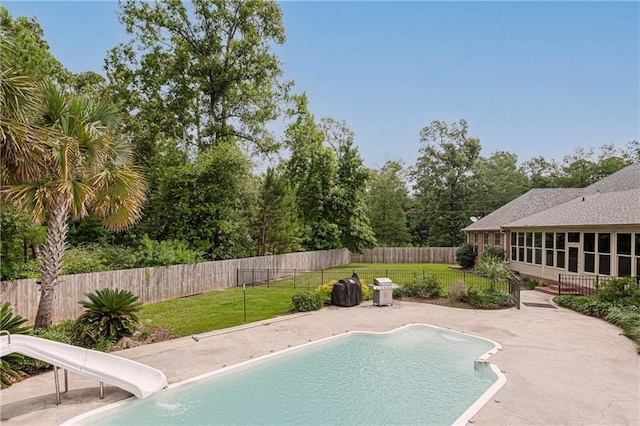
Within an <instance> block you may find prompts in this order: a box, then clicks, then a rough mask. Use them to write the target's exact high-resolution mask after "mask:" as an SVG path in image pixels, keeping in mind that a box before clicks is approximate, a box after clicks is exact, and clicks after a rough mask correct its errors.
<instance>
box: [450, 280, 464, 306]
mask: <svg viewBox="0 0 640 426" xmlns="http://www.w3.org/2000/svg"><path fill="white" fill-rule="evenodd" d="M466 295H467V283H465V282H464V281H462V280H456V281H454V283H453V285H452V286H451V288H450V289H449V294H447V299H448V301H449V303H455V302H457V301H460V300H463V299H464V297H465V296H466Z"/></svg>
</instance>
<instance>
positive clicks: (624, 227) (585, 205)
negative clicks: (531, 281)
mask: <svg viewBox="0 0 640 426" xmlns="http://www.w3.org/2000/svg"><path fill="white" fill-rule="evenodd" d="M463 231H464V232H465V233H466V234H467V242H468V243H469V244H471V245H473V246H474V248H475V249H476V253H478V254H481V253H482V251H483V250H484V249H485V248H487V247H489V246H498V247H501V248H503V249H504V250H505V252H506V253H507V256H508V259H509V260H510V263H511V265H512V268H513V269H514V270H516V271H518V272H519V273H520V274H521V275H523V276H529V277H532V278H536V279H538V280H541V281H546V282H548V283H555V282H557V281H559V280H560V275H587V276H592V277H593V278H597V277H600V276H606V277H615V276H639V275H640V164H632V165H630V166H627V167H626V168H624V169H622V170H620V171H618V172H616V173H614V174H612V175H610V176H607V177H605V178H603V179H602V180H600V181H598V182H596V183H594V184H592V185H589V186H587V187H586V188H552V189H532V190H530V191H529V192H527V193H526V194H524V195H522V196H520V197H518V198H516V199H515V200H513V201H511V202H509V203H507V204H505V205H504V206H502V207H500V208H499V209H497V210H495V211H494V212H492V213H490V214H488V215H487V216H485V217H483V218H481V219H479V220H478V221H477V222H475V223H472V224H471V225H469V226H467V227H466V228H464V229H463Z"/></svg>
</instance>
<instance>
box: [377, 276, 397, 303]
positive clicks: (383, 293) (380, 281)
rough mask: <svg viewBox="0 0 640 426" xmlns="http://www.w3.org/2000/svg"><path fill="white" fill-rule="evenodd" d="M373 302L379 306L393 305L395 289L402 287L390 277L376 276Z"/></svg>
mask: <svg viewBox="0 0 640 426" xmlns="http://www.w3.org/2000/svg"><path fill="white" fill-rule="evenodd" d="M371 287H372V288H373V304H374V305H377V306H385V305H393V289H394V288H398V287H400V286H399V285H398V284H394V283H393V282H392V281H391V279H389V278H374V279H373V285H372V286H371Z"/></svg>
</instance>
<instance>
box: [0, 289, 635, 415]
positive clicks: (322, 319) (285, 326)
mask: <svg viewBox="0 0 640 426" xmlns="http://www.w3.org/2000/svg"><path fill="white" fill-rule="evenodd" d="M551 298H552V297H551V296H549V295H545V294H542V293H538V292H534V291H523V293H522V301H523V302H524V303H538V304H550V303H552V302H551ZM409 323H427V324H433V325H437V326H441V327H448V328H451V329H454V330H459V331H464V332H467V333H471V334H475V335H478V336H483V337H487V338H490V339H492V340H495V341H497V342H499V343H500V344H502V347H503V349H502V351H500V352H499V353H497V354H496V355H494V356H493V357H491V359H490V361H491V362H493V363H494V364H496V365H497V366H498V367H499V368H500V369H501V370H503V371H505V375H506V376H507V383H506V384H505V385H504V387H502V389H501V390H500V391H498V393H497V394H496V396H495V397H494V400H493V401H491V402H489V403H488V404H487V405H485V406H484V407H483V408H482V409H481V410H480V412H478V414H476V416H475V417H474V419H473V421H474V425H585V424H590V425H591V424H599V425H634V426H636V425H638V424H640V413H639V411H640V408H639V407H640V357H639V356H638V355H637V350H636V347H635V345H634V344H633V343H632V342H631V341H630V340H628V339H627V338H625V337H624V336H622V335H621V330H620V329H619V328H617V327H615V326H612V325H610V324H607V323H606V322H604V321H601V320H598V319H595V318H590V317H585V316H582V315H580V314H577V313H575V312H572V311H570V310H567V309H563V308H559V307H558V308H549V307H541V306H526V305H523V306H522V309H521V310H519V311H518V310H516V309H509V310H500V311H476V310H466V309H451V308H444V307H440V306H434V305H429V304H419V303H410V302H396V303H395V304H394V306H385V307H378V306H372V304H371V302H365V303H363V304H362V305H360V306H357V307H352V308H337V307H327V308H324V309H322V310H320V311H316V312H313V313H309V314H297V315H292V316H287V317H280V318H278V319H274V320H271V321H263V322H260V323H254V324H249V325H248V326H243V327H237V328H234V329H227V330H222V331H218V332H212V333H208V334H201V335H200V340H199V342H196V341H194V340H193V339H191V338H190V337H186V338H181V339H175V340H171V341H167V342H162V343H156V344H153V345H147V346H141V347H137V348H133V349H128V350H125V351H121V352H118V353H117V354H118V355H120V356H124V357H126V358H130V359H135V360H137V361H140V362H143V363H145V364H148V365H151V366H153V367H156V368H159V369H160V370H162V371H164V372H165V374H166V375H167V378H168V379H169V382H170V383H175V382H178V381H181V380H184V379H187V378H190V377H195V376H197V375H200V374H203V373H205V372H208V371H211V370H215V369H218V368H221V367H222V366H223V365H225V364H226V365H231V364H234V363H238V362H241V361H245V360H247V359H249V357H258V356H260V355H264V354H267V353H270V352H271V351H272V350H274V351H278V350H281V349H284V348H286V347H288V346H289V345H291V346H295V345H300V344H302V343H306V342H308V341H309V340H310V339H312V340H316V339H320V338H323V337H328V336H331V335H333V334H339V333H343V332H344V331H346V330H349V331H355V330H370V331H387V330H392V329H394V328H397V327H399V326H402V325H404V324H409ZM69 388H70V390H69V392H68V393H67V394H63V395H62V404H61V405H59V406H56V405H55V394H54V381H53V373H51V372H49V373H46V374H41V375H39V376H36V377H32V378H29V379H27V380H25V381H22V382H20V383H17V384H15V385H13V386H11V387H10V388H9V389H5V390H2V391H0V399H1V407H0V408H1V412H0V418H1V420H2V423H6V424H7V425H55V424H59V423H62V422H64V421H65V420H68V419H70V418H72V417H74V416H76V415H78V414H81V413H83V412H86V411H89V410H92V409H94V408H98V407H101V406H104V405H105V404H108V403H111V402H114V401H118V400H121V399H124V398H126V397H127V396H128V394H127V393H126V392H125V391H122V390H120V389H117V388H114V387H110V386H106V387H105V399H104V400H100V399H99V397H98V396H99V390H98V385H97V383H96V382H93V381H91V380H88V379H85V378H83V377H80V376H76V375H73V374H69ZM327 421H328V422H330V421H331V419H327Z"/></svg>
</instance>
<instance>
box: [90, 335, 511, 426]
mask: <svg viewBox="0 0 640 426" xmlns="http://www.w3.org/2000/svg"><path fill="white" fill-rule="evenodd" d="M496 349H497V344H496V343H494V342H491V341H488V340H485V339H482V338H478V337H474V336H469V335H464V334H461V333H456V332H452V331H448V330H445V329H440V328H435V327H430V326H422V325H414V326H407V327H402V328H400V329H398V330H396V331H394V332H391V333H381V334H377V333H376V334H374V333H360V332H357V333H348V334H346V335H341V336H337V337H336V338H330V339H325V340H323V341H320V342H316V343H312V344H307V345H303V347H299V348H293V350H286V351H283V353H281V354H272V355H269V356H266V357H262V358H261V359H256V360H252V361H251V362H247V363H243V365H242V366H240V367H238V368H233V367H227V368H226V369H223V370H222V371H219V372H214V373H213V374H209V375H208V377H206V378H203V379H201V380H196V381H191V382H190V383H187V384H184V385H180V386H175V387H173V388H171V389H168V390H166V391H162V392H159V393H158V394H156V395H153V396H151V397H149V398H147V399H145V400H135V401H130V402H129V401H128V402H127V403H125V404H121V405H118V407H117V408H116V409H112V410H108V411H105V412H104V413H102V414H99V415H97V417H96V416H93V417H88V418H85V419H84V420H82V421H81V423H85V422H86V423H87V424H96V425H136V426H138V425H161V424H167V425H169V424H170V425H179V424H184V425H199V424H207V425H212V424H221V425H275V424H277V425H284V424H287V425H321V424H332V425H364V424H368V425H370V424H423V425H424V424H428V425H440V424H442V425H445V424H453V423H454V422H456V421H460V420H462V423H463V424H464V423H465V422H466V419H464V420H463V419H460V420H458V419H459V417H460V416H461V415H462V414H463V413H465V411H467V410H468V409H469V407H470V406H471V405H472V404H474V402H476V401H477V400H478V399H479V398H480V397H481V396H483V394H485V393H486V391H487V390H488V389H489V388H491V387H492V385H493V384H494V383H495V382H496V381H497V380H498V375H497V374H496V371H497V370H496V369H495V368H474V361H476V360H477V359H478V358H479V357H481V356H486V354H487V353H488V352H491V351H495V350H496ZM178 362H179V361H178ZM484 365H487V364H484ZM498 374H499V373H498ZM494 387H495V386H494ZM496 390H497V389H496ZM494 392H495V391H494ZM485 398H486V397H485ZM478 409H479V407H478ZM467 414H468V412H467ZM83 417H84V416H83Z"/></svg>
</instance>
